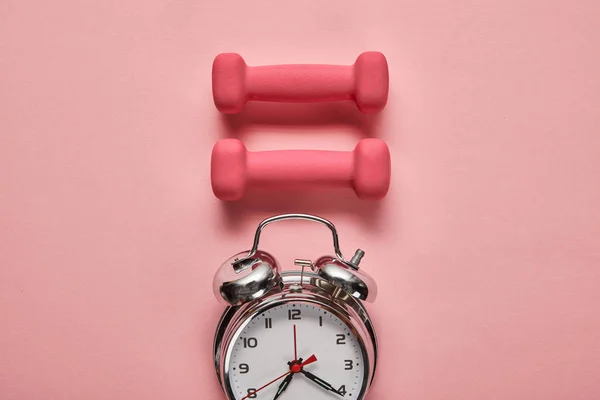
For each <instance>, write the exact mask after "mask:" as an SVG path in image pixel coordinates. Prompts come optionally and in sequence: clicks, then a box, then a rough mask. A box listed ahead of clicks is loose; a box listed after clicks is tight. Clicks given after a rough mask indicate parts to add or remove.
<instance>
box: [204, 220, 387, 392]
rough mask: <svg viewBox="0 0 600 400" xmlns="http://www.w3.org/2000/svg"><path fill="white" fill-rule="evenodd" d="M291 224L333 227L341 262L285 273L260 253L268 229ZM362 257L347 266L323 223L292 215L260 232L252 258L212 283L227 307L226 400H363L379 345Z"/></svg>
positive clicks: (219, 335) (222, 335)
mask: <svg viewBox="0 0 600 400" xmlns="http://www.w3.org/2000/svg"><path fill="white" fill-rule="evenodd" d="M289 219H304V220H309V221H314V222H318V223H321V224H323V225H325V226H327V227H328V228H329V229H330V230H331V232H332V234H333V244H334V251H335V256H325V257H321V258H320V259H318V260H316V261H315V262H311V261H307V260H296V263H295V264H296V265H297V266H299V267H301V269H300V270H294V271H286V272H282V271H281V267H280V265H279V264H278V262H277V261H276V259H275V258H274V257H273V256H272V255H270V254H269V253H267V252H264V251H261V250H259V249H258V245H259V239H260V234H261V232H262V230H263V228H264V227H265V226H267V225H268V224H270V223H273V222H277V221H283V220H289ZM363 255H364V252H363V251H362V250H357V251H356V254H355V255H354V257H353V258H352V259H351V260H345V259H344V257H343V256H342V253H341V251H340V248H339V240H338V235H337V231H336V229H335V226H334V225H333V224H332V223H331V222H329V221H327V220H325V219H323V218H320V217H317V216H313V215H306V214H286V215H279V216H275V217H272V218H269V219H266V220H264V221H262V222H261V223H260V224H259V226H258V229H257V230H256V235H255V237H254V245H253V246H252V250H250V251H248V252H243V253H240V254H238V255H236V256H233V257H232V258H230V259H229V260H227V261H226V262H225V263H224V264H223V265H222V266H221V267H220V268H219V270H218V272H217V274H216V275H215V279H214V285H213V288H214V291H215V296H216V297H217V299H218V300H219V301H220V302H222V303H224V304H225V305H227V309H226V310H225V312H224V314H223V316H222V317H221V320H220V322H219V324H218V327H217V331H216V334H215V341H214V359H215V368H216V372H217V377H218V380H219V383H220V384H221V387H222V389H223V391H224V393H225V396H226V398H227V399H229V400H246V399H260V400H277V399H280V400H307V399H310V400H330V399H335V398H339V399H342V398H343V399H355V400H362V399H364V398H365V396H366V394H367V392H368V391H369V388H370V386H371V383H372V381H373V377H374V375H375V366H376V362H377V340H376V336H375V331H374V328H373V325H372V322H371V319H370V318H369V315H368V313H367V311H366V309H365V307H364V306H363V304H362V302H363V301H369V302H372V301H374V300H375V297H376V295H377V286H376V284H375V281H374V280H373V279H372V278H370V277H369V276H368V275H367V274H365V273H364V272H362V271H361V270H359V263H360V261H361V258H362V257H363ZM306 268H308V270H305V269H306Z"/></svg>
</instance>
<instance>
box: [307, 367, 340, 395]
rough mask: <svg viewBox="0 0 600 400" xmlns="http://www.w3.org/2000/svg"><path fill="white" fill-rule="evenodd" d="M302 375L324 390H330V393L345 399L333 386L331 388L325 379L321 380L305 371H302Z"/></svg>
mask: <svg viewBox="0 0 600 400" xmlns="http://www.w3.org/2000/svg"><path fill="white" fill-rule="evenodd" d="M300 373H302V374H304V376H306V377H307V378H308V379H310V380H311V381H313V382H314V383H316V384H317V385H319V386H321V387H322V388H323V389H325V390H329V391H330V392H333V393H335V394H339V395H340V396H342V397H344V395H343V394H341V393H340V392H338V391H337V390H336V389H335V388H334V387H333V386H331V385H330V384H329V383H327V382H325V381H324V380H323V379H321V378H319V377H318V376H316V375H314V374H311V373H310V372H308V371H305V370H301V371H300Z"/></svg>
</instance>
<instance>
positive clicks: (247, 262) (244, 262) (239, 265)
mask: <svg viewBox="0 0 600 400" xmlns="http://www.w3.org/2000/svg"><path fill="white" fill-rule="evenodd" d="M292 219H301V220H307V221H314V222H318V223H320V224H323V225H325V226H326V227H328V228H329V229H330V230H331V233H332V235H333V250H334V251H335V255H336V257H337V258H338V259H339V260H340V261H341V262H342V263H344V264H346V265H347V266H348V267H350V268H352V269H358V262H360V259H361V258H362V257H363V256H364V254H365V253H364V251H362V250H360V249H358V250H357V251H356V254H355V257H353V258H352V261H346V260H345V259H344V256H343V255H342V252H341V250H340V241H339V237H338V233H337V230H336V229H335V226H334V225H333V224H332V223H331V222H330V221H328V220H326V219H324V218H321V217H317V216H315V215H309V214H282V215H276V216H274V217H271V218H267V219H265V220H264V221H262V222H261V223H260V224H259V225H258V228H257V229H256V233H255V235H254V244H253V245H252V249H251V250H250V251H249V252H248V254H247V255H246V256H245V257H244V258H241V259H239V260H234V261H233V262H232V265H233V268H234V269H235V271H236V272H238V273H239V272H242V271H244V270H245V269H247V268H249V267H250V266H251V265H252V262H251V259H252V257H253V256H254V255H255V254H256V252H257V251H258V244H259V242H260V234H261V233H262V230H263V229H264V228H265V227H266V226H267V225H269V224H272V223H273V222H278V221H285V220H292ZM359 254H360V256H358V255H359ZM357 256H358V257H357ZM353 261H357V262H356V263H354V262H353Z"/></svg>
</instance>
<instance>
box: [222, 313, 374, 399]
mask: <svg viewBox="0 0 600 400" xmlns="http://www.w3.org/2000/svg"><path fill="white" fill-rule="evenodd" d="M294 339H295V340H294ZM312 356H314V357H312ZM315 358H316V361H315ZM300 359H302V361H303V362H307V363H308V364H306V365H304V366H301V365H299V364H300V363H301V361H300ZM227 363H228V368H227V370H228V380H229V386H230V388H231V391H232V393H233V395H234V397H235V399H236V400H246V399H259V400H307V399H310V400H332V399H356V400H360V395H361V390H362V388H363V385H364V381H365V379H366V378H365V376H366V374H365V371H366V370H365V364H364V358H363V350H362V348H361V346H360V343H359V340H358V339H357V338H356V336H355V335H354V334H353V332H352V331H351V329H350V328H349V327H348V326H347V325H346V324H345V323H344V322H343V321H342V320H341V319H339V318H338V317H337V316H335V315H333V314H331V312H329V311H326V310H324V309H323V308H321V307H319V306H318V305H316V304H313V303H309V302H290V303H284V304H281V305H278V306H275V307H273V308H270V309H268V310H266V311H264V312H262V313H260V314H258V315H257V316H256V317H254V318H253V319H252V320H250V321H249V322H248V323H247V324H246V325H245V326H244V327H243V328H242V329H241V331H240V332H239V333H238V335H237V336H236V337H235V338H234V339H233V341H232V343H231V345H230V348H229V351H228V356H227ZM288 363H292V364H291V366H290V365H288ZM285 374H287V375H285ZM278 378H279V379H278ZM311 378H312V379H311Z"/></svg>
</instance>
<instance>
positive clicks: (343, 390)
mask: <svg viewBox="0 0 600 400" xmlns="http://www.w3.org/2000/svg"><path fill="white" fill-rule="evenodd" d="M338 393H339V394H341V395H342V396H345V395H346V385H342V386H340V388H339V389H338Z"/></svg>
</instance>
